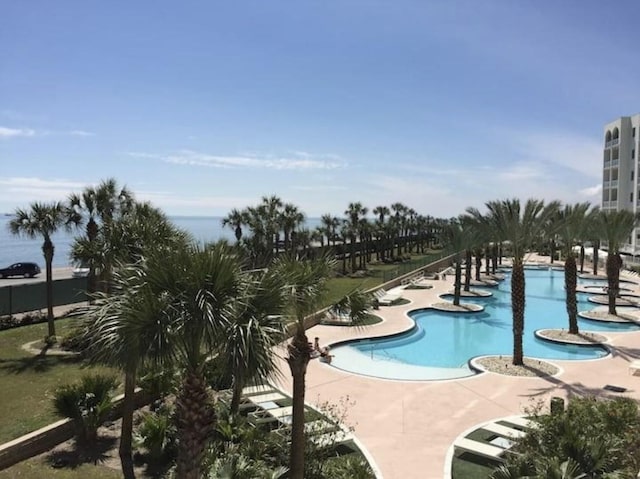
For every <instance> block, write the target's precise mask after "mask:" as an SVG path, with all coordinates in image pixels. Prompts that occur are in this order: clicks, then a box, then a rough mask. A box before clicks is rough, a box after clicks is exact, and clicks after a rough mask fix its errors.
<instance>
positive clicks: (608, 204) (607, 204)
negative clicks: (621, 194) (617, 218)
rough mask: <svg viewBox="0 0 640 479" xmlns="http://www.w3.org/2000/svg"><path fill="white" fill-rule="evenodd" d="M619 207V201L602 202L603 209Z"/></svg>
mask: <svg viewBox="0 0 640 479" xmlns="http://www.w3.org/2000/svg"><path fill="white" fill-rule="evenodd" d="M617 208H618V201H603V202H602V209H603V210H604V209H614V210H615V209H617Z"/></svg>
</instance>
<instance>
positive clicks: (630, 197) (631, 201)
mask: <svg viewBox="0 0 640 479" xmlns="http://www.w3.org/2000/svg"><path fill="white" fill-rule="evenodd" d="M629 203H633V192H631V193H629Z"/></svg>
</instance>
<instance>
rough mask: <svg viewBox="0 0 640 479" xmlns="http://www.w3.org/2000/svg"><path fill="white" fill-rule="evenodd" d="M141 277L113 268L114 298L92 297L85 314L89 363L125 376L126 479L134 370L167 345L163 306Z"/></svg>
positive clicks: (134, 268) (135, 268) (131, 269)
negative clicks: (106, 366)
mask: <svg viewBox="0 0 640 479" xmlns="http://www.w3.org/2000/svg"><path fill="white" fill-rule="evenodd" d="M145 274H146V273H145V268H144V267H143V265H142V264H137V265H133V264H132V265H127V266H124V267H122V268H120V269H118V270H117V271H116V272H115V273H114V277H113V290H112V291H113V294H111V295H107V294H106V293H96V294H95V296H96V302H95V303H94V304H93V305H92V306H91V307H90V308H89V309H88V310H87V311H86V312H85V315H84V318H85V321H84V325H85V328H86V330H85V331H86V332H85V337H86V339H87V341H86V344H88V345H89V347H88V349H87V351H86V353H87V355H88V356H89V358H90V359H91V360H92V361H94V362H99V363H103V364H108V365H111V366H114V367H118V368H120V369H122V370H123V371H124V376H125V380H124V400H123V404H122V432H121V434H120V448H119V454H120V462H121V464H122V472H123V475H124V477H125V478H126V479H133V478H134V477H135V474H134V470H133V456H132V447H131V439H132V432H133V413H134V410H135V399H134V394H135V386H136V381H137V375H138V370H139V368H140V367H141V366H142V365H143V364H144V363H145V362H158V360H159V358H158V355H160V354H162V353H163V352H164V351H165V350H166V349H167V348H168V341H169V339H168V332H169V331H168V324H167V323H166V319H167V317H166V315H165V314H164V308H165V307H167V306H168V304H165V303H164V301H163V298H162V296H157V295H156V294H155V292H154V291H152V290H151V289H150V288H149V287H148V285H147V284H146V283H145ZM165 299H166V297H165Z"/></svg>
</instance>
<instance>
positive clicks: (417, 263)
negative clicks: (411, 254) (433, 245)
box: [382, 253, 447, 283]
mask: <svg viewBox="0 0 640 479" xmlns="http://www.w3.org/2000/svg"><path fill="white" fill-rule="evenodd" d="M445 256H447V255H446V254H444V253H436V254H430V255H427V256H425V257H423V258H420V259H414V260H411V261H407V262H406V263H400V264H398V267H397V268H394V269H390V270H387V271H385V272H384V273H383V274H382V282H383V283H386V282H388V281H391V280H393V279H395V278H397V277H399V276H402V275H403V274H407V273H411V272H412V271H415V270H417V269H420V268H422V267H423V266H427V265H428V264H431V263H434V262H436V261H438V260H439V259H442V258H444V257H445Z"/></svg>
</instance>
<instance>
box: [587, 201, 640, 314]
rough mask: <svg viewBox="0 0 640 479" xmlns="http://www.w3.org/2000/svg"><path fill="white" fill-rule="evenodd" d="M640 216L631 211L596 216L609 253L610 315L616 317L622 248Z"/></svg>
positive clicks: (610, 212)
mask: <svg viewBox="0 0 640 479" xmlns="http://www.w3.org/2000/svg"><path fill="white" fill-rule="evenodd" d="M639 220H640V215H637V214H634V213H632V212H631V211H627V210H620V211H600V213H599V214H598V215H596V227H597V229H598V231H599V232H600V236H601V237H603V238H605V239H606V241H607V243H608V247H609V250H608V251H607V253H608V254H607V283H608V294H609V314H613V315H616V314H617V313H616V298H617V297H618V294H620V268H621V267H622V259H621V258H620V247H621V246H622V245H623V244H625V243H626V242H627V240H628V238H629V236H630V235H631V233H632V232H633V230H634V228H635V227H636V226H637V225H638V221H639Z"/></svg>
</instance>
